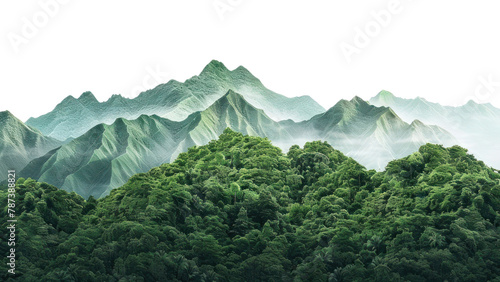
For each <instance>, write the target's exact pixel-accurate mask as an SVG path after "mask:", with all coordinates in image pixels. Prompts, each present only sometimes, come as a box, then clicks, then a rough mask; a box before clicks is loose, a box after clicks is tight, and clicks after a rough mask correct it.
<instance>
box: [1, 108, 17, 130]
mask: <svg viewBox="0 0 500 282" xmlns="http://www.w3.org/2000/svg"><path fill="white" fill-rule="evenodd" d="M12 121H16V122H17V121H18V122H21V121H20V120H19V119H18V118H16V117H15V116H14V115H13V114H12V113H11V112H9V111H3V112H0V124H1V125H2V127H3V126H5V125H6V124H7V123H11V122H12Z"/></svg>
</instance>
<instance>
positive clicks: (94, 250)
mask: <svg viewBox="0 0 500 282" xmlns="http://www.w3.org/2000/svg"><path fill="white" fill-rule="evenodd" d="M499 179H500V174H499V173H497V172H495V171H493V170H492V169H491V168H489V167H487V166H485V165H484V163H483V162H481V161H478V160H476V159H475V158H474V157H473V156H472V155H468V154H467V150H466V149H463V148H461V147H458V146H455V147H451V148H444V147H442V146H439V145H431V144H427V145H425V146H422V147H420V149H419V150H418V152H415V153H413V154H412V155H410V156H408V157H406V158H403V159H399V160H395V161H392V162H390V163H389V164H388V166H387V168H386V170H385V171H383V172H376V171H374V170H369V171H368V170H366V169H365V168H364V167H362V166H361V165H359V164H358V163H357V162H355V161H354V160H353V159H351V158H349V157H346V156H345V155H344V154H342V153H341V152H340V151H337V150H335V149H333V148H332V147H331V146H330V145H328V144H327V143H322V142H309V143H306V145H305V146H304V148H299V147H298V146H293V147H292V148H291V149H290V150H289V152H288V153H287V154H286V155H285V154H283V153H282V152H281V150H280V149H278V148H276V147H274V146H273V145H272V144H271V143H270V141H269V140H267V139H264V138H259V137H250V136H244V135H242V134H240V133H237V132H233V131H231V130H228V129H226V130H225V131H224V134H222V135H221V136H220V137H219V140H217V141H212V142H210V143H209V144H208V145H205V146H200V147H193V148H190V149H189V151H188V152H186V153H182V154H180V155H179V157H178V158H177V160H176V161H175V162H173V163H170V164H164V165H162V166H160V167H157V168H153V169H151V170H150V171H149V172H147V173H142V174H137V175H134V176H133V177H132V178H131V179H130V180H129V181H128V182H127V183H126V184H125V185H124V186H122V187H120V188H117V189H114V190H112V191H111V193H110V195H108V196H107V197H105V198H102V199H99V200H95V199H93V198H92V197H91V198H89V199H88V200H87V201H85V200H84V199H83V198H81V197H80V196H78V195H77V194H75V193H71V194H70V193H67V192H66V191H63V190H59V189H57V188H56V187H54V186H51V185H48V184H45V183H38V182H36V181H35V180H31V179H27V180H25V179H19V180H18V191H17V196H16V203H18V204H19V205H18V206H17V207H16V211H17V213H18V214H19V215H20V216H19V218H18V228H19V229H18V237H19V238H18V246H17V248H18V251H19V253H18V256H19V260H18V262H17V267H18V268H16V272H17V273H18V274H17V276H16V277H17V278H18V280H22V281H488V280H490V281H500V279H499V278H498V276H499V275H500V230H499V225H500V214H499V211H500V184H499ZM6 199H7V196H6V191H2V192H1V194H0V201H1V203H2V207H6V206H7V205H6V202H7V200H6ZM1 218H2V222H6V210H5V209H3V210H2V213H1ZM2 228H4V227H2ZM4 234H6V232H4ZM2 236H3V237H2V241H5V240H6V238H7V237H6V235H2ZM6 248H7V244H6V243H5V242H4V243H2V244H0V250H1V251H2V253H7V250H6ZM6 267H7V266H6V265H5V264H3V265H1V267H0V268H1V272H0V273H1V274H0V275H1V277H0V278H1V279H3V280H7V275H8V273H7V270H6ZM7 281H8V280H7Z"/></svg>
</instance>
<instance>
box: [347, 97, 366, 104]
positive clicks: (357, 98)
mask: <svg viewBox="0 0 500 282" xmlns="http://www.w3.org/2000/svg"><path fill="white" fill-rule="evenodd" d="M349 102H351V103H353V104H357V105H363V106H364V105H368V103H367V102H366V101H365V100H363V99H361V98H360V97H359V96H354V97H353V98H352V99H351V101H349Z"/></svg>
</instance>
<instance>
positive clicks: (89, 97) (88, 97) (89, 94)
mask: <svg viewBox="0 0 500 282" xmlns="http://www.w3.org/2000/svg"><path fill="white" fill-rule="evenodd" d="M78 100H79V101H96V102H98V101H97V99H96V98H95V96H94V94H92V92H90V91H86V92H83V93H82V95H80V97H78Z"/></svg>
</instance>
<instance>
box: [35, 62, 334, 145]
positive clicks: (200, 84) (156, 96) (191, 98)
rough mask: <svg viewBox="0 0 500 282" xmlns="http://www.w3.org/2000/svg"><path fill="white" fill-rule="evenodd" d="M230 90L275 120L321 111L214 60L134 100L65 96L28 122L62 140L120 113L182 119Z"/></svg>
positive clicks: (128, 116) (303, 98) (307, 100)
mask: <svg viewBox="0 0 500 282" xmlns="http://www.w3.org/2000/svg"><path fill="white" fill-rule="evenodd" d="M229 89H233V90H235V91H237V92H238V93H240V94H242V95H243V96H244V97H245V99H246V100H248V101H249V102H250V103H251V104H253V105H255V106H256V107H258V108H260V109H263V110H264V111H265V112H266V114H267V115H268V116H270V117H271V118H272V119H274V120H282V119H288V118H291V119H292V120H295V121H300V120H307V119H309V118H310V117H312V116H313V115H314V114H317V113H320V112H324V111H325V109H324V108H323V107H321V106H320V105H319V104H318V103H317V102H316V101H314V100H313V99H312V98H311V97H309V96H300V97H292V98H288V97H285V96H283V95H280V94H278V93H275V92H273V91H271V90H269V89H267V88H266V87H265V86H264V85H263V84H262V82H261V81H260V80H259V79H258V78H257V77H255V76H254V75H253V74H252V73H251V72H250V71H248V70H247V69H246V68H244V67H243V66H239V67H238V68H236V69H234V70H229V69H227V68H226V66H225V65H224V64H223V63H221V62H219V61H216V60H212V61H211V62H210V63H209V64H207V65H206V66H205V68H204V69H203V70H202V71H201V73H200V74H199V75H195V76H193V77H191V78H189V79H187V80H186V81H184V82H178V81H175V80H170V81H169V82H167V83H163V84H160V85H158V86H156V87H154V88H153V89H150V90H147V91H144V92H142V93H140V94H139V95H138V96H137V97H135V98H133V99H128V98H125V97H123V96H121V95H117V94H115V95H113V96H111V97H110V98H109V99H108V100H106V101H104V102H99V101H97V99H95V96H94V95H93V94H91V93H90V92H84V93H83V94H81V95H80V97H79V98H78V99H76V98H75V97H73V96H68V97H66V98H65V99H63V101H61V103H59V104H58V105H57V106H56V107H55V108H54V109H53V110H52V111H51V112H49V113H46V114H44V115H42V116H39V117H36V118H30V119H28V121H27V122H26V124H28V125H30V126H33V127H35V128H38V129H39V130H40V131H41V132H42V133H43V134H45V135H47V136H51V137H54V138H56V139H59V140H66V139H68V138H70V137H72V138H75V137H78V136H80V135H82V134H83V133H85V132H86V131H87V130H89V129H90V128H91V127H92V126H94V125H97V124H99V123H107V124H109V123H111V122H113V121H114V120H115V119H116V118H118V117H124V118H126V119H135V118H137V117H138V116H139V115H141V114H147V115H152V114H157V115H159V116H161V117H164V118H167V119H170V120H176V121H182V120H184V119H185V118H186V117H187V116H188V115H190V114H191V113H193V112H196V111H202V110H204V109H206V108H207V107H209V106H210V105H211V104H212V103H213V102H215V101H216V100H217V99H219V98H220V97H222V96H223V95H224V94H225V93H226V92H227V91H228V90H229ZM96 101H97V102H98V103H96ZM68 119H69V120H71V122H68Z"/></svg>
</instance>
